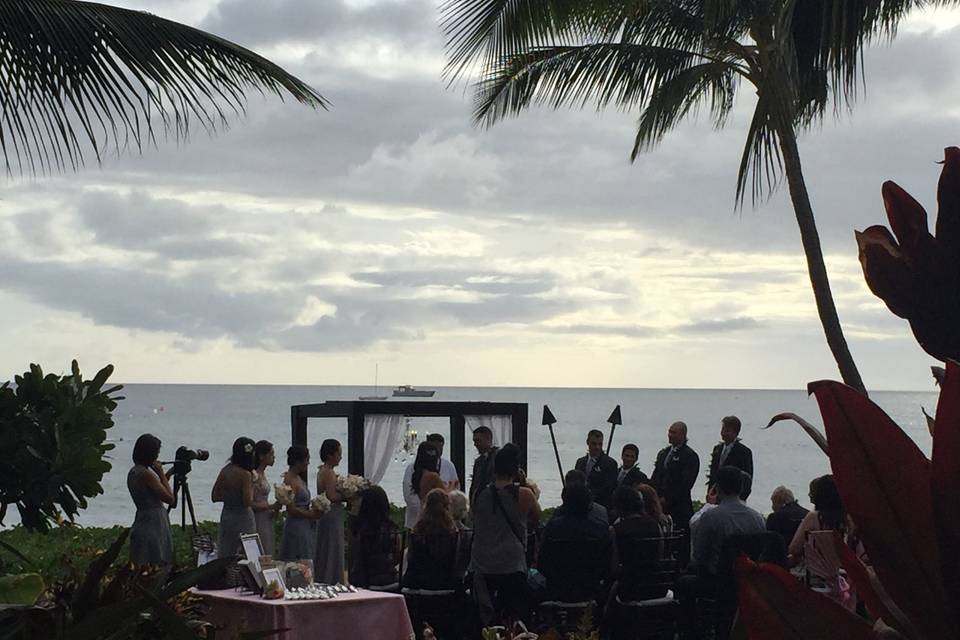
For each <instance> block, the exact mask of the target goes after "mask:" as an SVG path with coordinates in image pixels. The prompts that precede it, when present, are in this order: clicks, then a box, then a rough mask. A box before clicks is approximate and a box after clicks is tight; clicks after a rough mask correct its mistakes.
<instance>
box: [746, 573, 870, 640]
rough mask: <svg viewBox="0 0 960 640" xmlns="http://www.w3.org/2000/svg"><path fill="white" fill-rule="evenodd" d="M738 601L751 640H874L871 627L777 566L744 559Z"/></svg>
mask: <svg viewBox="0 0 960 640" xmlns="http://www.w3.org/2000/svg"><path fill="white" fill-rule="evenodd" d="M735 569H736V574H737V601H738V603H739V605H740V616H741V617H742V618H743V623H744V626H746V628H747V635H748V636H749V637H750V640H821V639H826V638H843V640H871V639H872V638H873V631H872V628H871V626H870V624H869V623H868V622H866V621H865V620H863V619H862V618H860V617H858V616H857V615H855V614H853V613H851V612H850V611H847V610H846V609H844V608H843V607H841V606H840V605H839V604H837V603H836V602H834V601H833V600H831V599H830V598H828V597H826V596H825V595H823V594H821V593H817V592H816V591H812V590H811V589H808V588H807V586H806V585H804V584H803V583H802V582H800V581H799V580H797V579H796V578H794V577H793V576H792V575H790V574H789V573H788V572H787V571H786V570H784V569H783V568H781V567H778V566H777V565H774V564H766V563H761V564H757V563H756V562H754V561H753V560H750V559H749V558H747V557H746V556H743V555H741V556H740V557H739V558H737V560H736V563H735Z"/></svg>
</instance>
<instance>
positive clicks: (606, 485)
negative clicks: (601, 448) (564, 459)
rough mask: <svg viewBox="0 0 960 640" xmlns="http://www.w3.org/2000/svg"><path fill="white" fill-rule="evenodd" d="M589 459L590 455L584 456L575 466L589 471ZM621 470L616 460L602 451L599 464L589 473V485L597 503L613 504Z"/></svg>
mask: <svg viewBox="0 0 960 640" xmlns="http://www.w3.org/2000/svg"><path fill="white" fill-rule="evenodd" d="M588 459H589V456H583V457H582V458H580V459H579V460H577V464H576V465H575V466H574V468H575V469H576V470H577V471H583V472H584V473H587V460H588ZM619 470H620V468H619V466H618V465H617V461H616V460H614V459H613V458H611V457H610V456H608V455H607V454H605V453H601V454H600V458H599V460H598V461H597V464H595V465H594V466H593V469H592V470H591V472H590V473H587V486H588V487H589V488H590V492H591V493H593V499H594V501H595V502H596V503H597V504H600V505H603V506H604V507H608V508H609V507H610V506H611V505H612V504H613V490H614V489H616V488H617V474H618V473H619Z"/></svg>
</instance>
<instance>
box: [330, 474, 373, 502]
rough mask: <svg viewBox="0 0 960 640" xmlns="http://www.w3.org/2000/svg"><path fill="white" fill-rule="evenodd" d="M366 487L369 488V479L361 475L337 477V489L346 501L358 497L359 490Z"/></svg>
mask: <svg viewBox="0 0 960 640" xmlns="http://www.w3.org/2000/svg"><path fill="white" fill-rule="evenodd" d="M368 488H370V481H369V480H367V479H366V478H364V477H363V476H356V475H346V476H338V477H337V491H338V492H339V493H340V495H341V496H343V499H344V500H346V501H348V502H350V501H353V500H355V499H356V498H358V497H359V496H360V492H361V491H363V490H364V489H368Z"/></svg>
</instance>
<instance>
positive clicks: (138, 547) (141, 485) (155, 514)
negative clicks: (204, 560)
mask: <svg viewBox="0 0 960 640" xmlns="http://www.w3.org/2000/svg"><path fill="white" fill-rule="evenodd" d="M159 456H160V439H159V438H157V437H156V436H154V435H151V434H149V433H145V434H143V435H142V436H140V437H139V438H137V442H136V443H135V444H134V445H133V468H132V469H130V473H128V474H127V489H128V490H129V491H130V497H131V498H133V503H134V504H135V505H136V506H137V515H136V517H135V518H134V520H133V527H132V528H131V529H130V561H131V562H132V563H134V564H137V565H145V564H149V565H172V564H173V539H172V538H171V536H170V518H169V516H168V515H167V509H166V507H165V506H164V503H166V504H173V502H174V498H173V491H172V490H171V489H170V480H169V478H168V474H166V473H164V471H163V467H162V466H160V463H159V462H157V459H158V458H159ZM171 473H172V471H171Z"/></svg>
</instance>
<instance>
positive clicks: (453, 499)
mask: <svg viewBox="0 0 960 640" xmlns="http://www.w3.org/2000/svg"><path fill="white" fill-rule="evenodd" d="M434 491H436V489H434ZM431 493H432V492H431ZM428 495H429V494H428ZM469 512H470V508H469V505H467V494H465V493H464V492H463V491H451V492H450V515H451V516H453V523H454V524H455V525H457V529H460V530H461V531H462V530H463V529H466V528H467V514H468V513H469Z"/></svg>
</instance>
